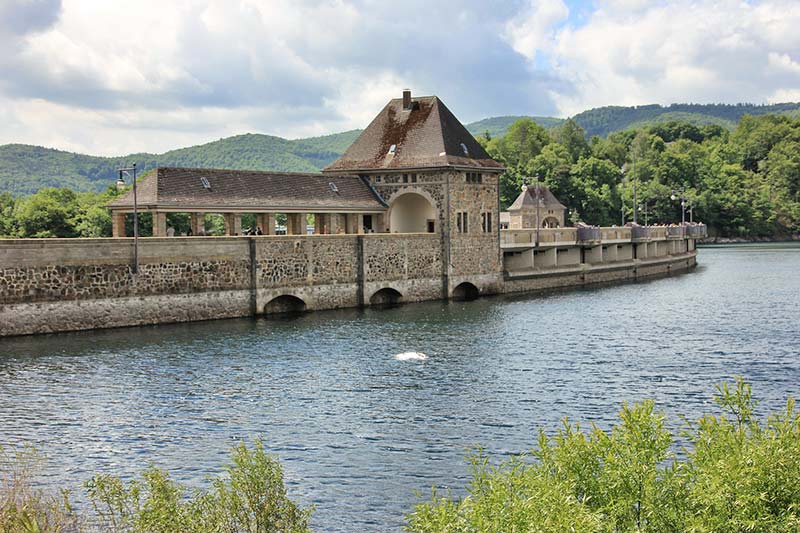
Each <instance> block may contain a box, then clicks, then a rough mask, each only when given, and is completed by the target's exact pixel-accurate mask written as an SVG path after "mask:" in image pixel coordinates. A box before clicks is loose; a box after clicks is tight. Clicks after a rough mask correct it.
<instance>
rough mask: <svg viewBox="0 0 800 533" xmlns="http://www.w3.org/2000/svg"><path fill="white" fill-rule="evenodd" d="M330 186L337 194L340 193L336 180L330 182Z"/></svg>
mask: <svg viewBox="0 0 800 533" xmlns="http://www.w3.org/2000/svg"><path fill="white" fill-rule="evenodd" d="M328 187H330V188H331V191H333V192H335V193H336V194H339V187H337V186H336V184H335V183H334V182H332V181H331V182H329V183H328Z"/></svg>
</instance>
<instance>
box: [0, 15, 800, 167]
mask: <svg viewBox="0 0 800 533" xmlns="http://www.w3.org/2000/svg"><path fill="white" fill-rule="evenodd" d="M568 5H569V6H570V8H568V7H567V6H568ZM570 9H572V11H573V12H572V13H571V12H570ZM798 27H800V3H798V2H796V1H794V0H761V1H745V0H669V1H668V0H657V1H646V0H594V1H592V2H588V1H587V3H586V4H584V5H583V6H580V5H576V1H575V0H512V1H510V2H503V3H494V2H484V1H482V0H441V1H438V2H435V3H431V2H428V1H427V0H405V1H404V2H402V3H390V2H375V1H373V0H137V1H136V2H108V1H107V0H0V47H2V49H3V50H4V52H7V53H3V54H0V119H2V121H0V143H3V142H27V143H34V144H42V145H49V146H55V147H59V148H68V149H72V150H77V151H82V152H89V153H97V154H107V155H113V154H120V153H125V152H134V151H145V150H146V151H151V152H160V151H165V150H168V149H171V148H175V147H178V146H182V145H186V144H196V143H200V142H206V141H209V140H214V139H217V138H220V137H223V136H226V135H231V134H236V133H244V132H264V133H271V134H277V135H281V136H285V137H298V136H306V135H321V134H325V133H331V132H336V131H342V130H345V129H351V128H356V127H364V126H365V125H366V124H367V123H368V122H369V120H370V119H371V118H372V117H373V116H374V115H375V114H376V113H377V112H378V110H379V109H380V108H381V107H382V106H383V105H384V104H385V102H386V101H387V100H388V99H389V98H392V97H397V96H399V92H400V90H401V89H403V88H405V87H410V88H411V89H412V90H413V92H414V93H415V94H422V93H426V94H431V93H435V94H438V95H440V96H441V97H443V99H444V100H445V101H446V102H447V104H448V106H449V107H450V108H451V110H452V111H453V112H455V113H456V115H457V116H458V117H459V118H460V119H462V120H463V121H464V122H468V121H471V120H477V119H480V118H484V117H487V116H492V115H502V114H545V115H546V114H559V115H566V114H574V113H576V112H579V111H582V110H584V109H586V108H589V107H593V106H602V105H613V104H617V105H630V104H645V103H654V102H655V103H671V102H678V101H690V102H717V101H719V102H739V101H755V102H762V101H777V100H786V99H791V100H800V97H798V90H800V89H799V88H800V52H799V51H800V32H798V31H797V28H798Z"/></svg>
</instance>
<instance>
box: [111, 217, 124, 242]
mask: <svg viewBox="0 0 800 533" xmlns="http://www.w3.org/2000/svg"><path fill="white" fill-rule="evenodd" d="M111 235H112V236H113V237H124V236H125V213H117V212H114V213H112V215H111Z"/></svg>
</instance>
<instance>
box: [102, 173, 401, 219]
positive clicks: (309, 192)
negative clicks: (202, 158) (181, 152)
mask: <svg viewBox="0 0 800 533" xmlns="http://www.w3.org/2000/svg"><path fill="white" fill-rule="evenodd" d="M201 178H205V179H206V180H207V181H208V183H209V185H210V188H206V187H205V186H204V185H203V181H202V179H201ZM136 183H137V200H138V203H139V206H140V207H142V208H147V207H154V208H159V207H161V208H167V207H181V208H186V209H187V211H188V210H190V209H191V208H217V209H219V210H220V211H221V212H224V211H225V210H226V208H228V209H236V210H240V209H242V208H252V209H254V210H272V211H277V212H280V209H290V210H291V209H304V208H314V209H320V210H323V211H335V210H355V211H367V212H376V211H383V210H385V209H386V205H385V204H384V203H383V202H382V201H381V200H380V199H379V197H378V196H377V194H376V193H375V191H374V190H373V189H372V188H371V186H370V185H369V184H368V183H366V182H365V181H364V180H362V179H361V178H359V177H358V176H325V175H323V174H300V173H280V172H260V171H251V170H220V169H209V168H168V167H162V168H157V169H155V170H154V171H152V172H150V173H149V174H147V175H146V176H144V177H143V178H141V179H140V180H139V181H137V182H136ZM331 183H333V184H334V186H335V189H336V190H334V187H331V185H330V184H331ZM108 206H109V207H110V208H112V209H114V208H117V209H125V208H132V207H133V191H132V190H130V191H128V192H127V193H126V194H124V195H123V196H121V197H120V198H117V199H116V200H113V201H112V202H110V203H109V204H108Z"/></svg>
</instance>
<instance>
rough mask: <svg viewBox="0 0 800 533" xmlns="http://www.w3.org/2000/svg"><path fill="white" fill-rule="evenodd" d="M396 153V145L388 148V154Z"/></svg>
mask: <svg viewBox="0 0 800 533" xmlns="http://www.w3.org/2000/svg"><path fill="white" fill-rule="evenodd" d="M396 151H397V145H396V144H393V145H391V146H390V147H389V153H390V154H393V153H395V152H396Z"/></svg>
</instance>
